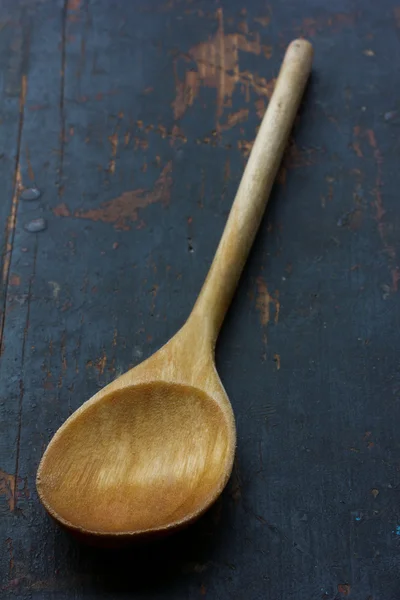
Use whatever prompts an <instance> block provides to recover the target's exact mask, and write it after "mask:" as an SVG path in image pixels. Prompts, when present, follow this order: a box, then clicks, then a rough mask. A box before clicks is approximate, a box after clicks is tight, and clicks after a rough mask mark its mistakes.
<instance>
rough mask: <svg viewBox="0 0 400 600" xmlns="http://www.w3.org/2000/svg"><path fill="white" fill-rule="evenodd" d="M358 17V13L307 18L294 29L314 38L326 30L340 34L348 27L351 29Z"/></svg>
mask: <svg viewBox="0 0 400 600" xmlns="http://www.w3.org/2000/svg"><path fill="white" fill-rule="evenodd" d="M358 17H359V13H358V12H352V13H335V14H332V15H329V16H325V15H323V16H318V17H306V18H305V19H303V20H302V22H301V24H300V25H299V26H298V27H295V28H294V29H295V30H297V31H298V32H299V33H300V34H301V35H304V36H306V37H311V38H312V37H314V36H316V35H317V34H318V33H321V32H322V31H325V30H326V29H329V30H330V32H331V33H332V32H333V33H338V32H340V31H341V30H342V29H345V28H346V27H349V28H351V27H353V26H354V24H355V23H356V21H357V19H358Z"/></svg>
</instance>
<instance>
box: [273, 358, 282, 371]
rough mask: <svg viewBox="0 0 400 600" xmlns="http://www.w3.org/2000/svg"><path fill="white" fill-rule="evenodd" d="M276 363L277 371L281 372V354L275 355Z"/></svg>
mask: <svg viewBox="0 0 400 600" xmlns="http://www.w3.org/2000/svg"><path fill="white" fill-rule="evenodd" d="M274 361H275V362H276V370H277V371H279V370H280V368H281V357H280V355H279V354H274Z"/></svg>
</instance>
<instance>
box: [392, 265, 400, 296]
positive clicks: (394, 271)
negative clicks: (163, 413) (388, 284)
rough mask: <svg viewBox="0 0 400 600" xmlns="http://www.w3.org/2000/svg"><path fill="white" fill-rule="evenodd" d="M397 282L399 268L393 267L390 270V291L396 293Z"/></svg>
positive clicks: (399, 279) (399, 277)
mask: <svg viewBox="0 0 400 600" xmlns="http://www.w3.org/2000/svg"><path fill="white" fill-rule="evenodd" d="M399 281H400V269H399V267H394V269H392V290H393V291H394V292H397V290H398V289H399Z"/></svg>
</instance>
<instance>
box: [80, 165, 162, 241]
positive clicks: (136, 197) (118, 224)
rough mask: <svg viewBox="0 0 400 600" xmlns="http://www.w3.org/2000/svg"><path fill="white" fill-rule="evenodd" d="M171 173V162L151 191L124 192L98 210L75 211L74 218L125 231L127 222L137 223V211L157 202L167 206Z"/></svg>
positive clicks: (127, 226)
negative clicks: (108, 225)
mask: <svg viewBox="0 0 400 600" xmlns="http://www.w3.org/2000/svg"><path fill="white" fill-rule="evenodd" d="M171 171H172V161H170V162H168V163H167V164H166V165H165V167H164V169H163V170H162V172H161V173H160V176H159V177H158V179H157V181H156V182H155V185H154V188H153V190H143V189H139V190H132V191H128V192H124V193H123V194H122V195H121V196H118V198H115V199H114V200H110V201H109V202H104V203H103V204H101V205H100V207H99V208H94V209H91V210H87V211H76V212H75V213H74V216H75V217H78V218H80V219H89V220H91V221H102V222H103V223H113V224H114V227H115V228H116V229H125V230H127V229H129V222H132V221H137V219H138V211H139V209H141V208H146V206H149V205H150V204H156V203H158V202H160V203H161V204H163V205H164V206H167V205H168V203H169V200H170V194H171V186H172V177H171Z"/></svg>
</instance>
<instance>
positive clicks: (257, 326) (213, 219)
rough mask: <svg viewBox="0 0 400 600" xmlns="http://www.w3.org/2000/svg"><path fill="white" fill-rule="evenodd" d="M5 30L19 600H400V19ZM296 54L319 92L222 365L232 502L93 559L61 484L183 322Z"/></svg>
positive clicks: (218, 9) (3, 109)
mask: <svg viewBox="0 0 400 600" xmlns="http://www.w3.org/2000/svg"><path fill="white" fill-rule="evenodd" d="M246 4H247V7H246ZM0 30H1V31H0V74H1V78H0V118H1V121H0V132H1V136H0V145H1V148H0V180H1V185H2V190H1V203H0V222H1V234H0V235H1V237H0V242H1V251H2V263H1V269H2V271H1V273H2V277H1V288H0V294H1V302H0V308H1V321H0V327H1V363H0V590H1V598H5V599H6V598H20V599H21V600H22V599H24V598H27V599H28V598H29V599H32V600H39V599H42V598H44V599H49V600H50V599H51V600H52V599H54V600H64V599H65V600H70V599H71V600H72V599H81V598H82V599H83V598H84V599H89V600H90V599H93V600H94V599H103V598H129V599H132V598H149V599H156V598H171V599H174V600H175V599H181V598H182V599H183V598H187V599H189V600H194V599H195V598H203V597H204V598H210V599H216V600H228V599H235V598H237V599H241V598H246V599H249V600H256V599H265V598H271V599H272V600H291V599H293V600H316V599H325V600H339V599H341V598H343V597H347V596H348V597H349V598H353V599H355V600H398V598H399V597H400V575H399V568H400V558H399V552H400V470H399V465H400V443H399V434H398V428H399V423H400V372H399V345H400V341H399V319H400V312H399V310H400V300H399V299H400V290H399V287H400V204H399V192H398V189H399V184H400V172H399V154H400V152H399V150H400V149H399V145H400V142H399V126H400V96H399V94H400V92H399V89H400V87H399V84H400V75H399V69H398V64H399V59H400V5H396V4H395V3H393V2H391V1H390V0H387V1H383V2H375V1H372V0H363V1H362V0H354V1H353V2H351V3H350V2H345V1H344V0H337V1H336V2H335V3H334V5H332V6H331V5H330V4H328V2H326V1H325V0H307V1H306V2H297V1H296V0H286V1H285V2H281V1H279V0H270V1H269V2H268V3H266V2H264V1H261V0H253V1H252V2H250V3H245V2H243V1H242V0H221V1H220V2H214V1H212V0H198V1H194V0H192V1H190V0H141V1H136V0H131V1H130V2H128V1H126V2H125V1H122V0H119V1H114V2H109V1H108V0H69V1H65V2H64V3H63V2H60V1H59V0H41V1H40V0H19V1H17V0H2V1H1V2H0ZM295 36H306V37H307V38H309V39H310V40H311V41H312V42H313V43H314V45H315V52H316V53H315V68H314V73H313V76H312V80H311V83H310V85H309V88H308V91H307V93H306V97H305V101H304V104H303V107H302V110H301V113H300V116H299V118H298V121H297V124H296V127H295V130H294V132H293V138H292V140H291V143H290V146H289V148H288V151H287V153H286V158H285V160H284V164H283V166H282V168H281V171H280V174H279V178H278V183H277V185H276V186H275V189H274V192H273V197H272V200H271V204H270V207H269V210H268V215H267V217H266V218H265V219H264V221H263V224H262V226H261V230H260V233H259V236H258V238H257V240H256V244H255V247H254V251H253V252H252V255H251V257H250V260H249V263H248V266H247V268H246V270H245V273H244V276H243V278H242V280H241V283H240V287H239V290H238V293H237V296H236V298H235V301H234V303H233V305H232V308H231V311H230V313H229V316H228V318H227V321H226V324H225V327H224V329H223V332H222V335H221V339H220V343H219V346H218V349H217V364H218V368H219V371H220V374H221V377H222V380H223V382H224V384H225V386H226V388H227V391H228V394H229V397H230V398H231V400H232V404H233V407H234V410H235V414H236V418H237V427H238V452H237V461H236V465H235V469H234V473H233V476H232V479H231V481H230V483H229V485H228V488H227V490H226V491H225V493H224V494H223V496H222V498H221V499H220V501H218V503H217V504H216V505H215V506H214V507H213V509H212V510H211V511H210V512H209V513H208V514H207V515H206V516H205V517H204V518H203V519H202V520H201V521H200V522H198V523H197V524H196V525H195V526H193V527H192V528H190V529H189V530H187V531H186V532H184V533H182V534H180V535H179V536H177V537H175V538H171V539H169V540H165V541H163V542H162V543H160V545H156V546H151V547H145V548H143V547H140V548H133V549H128V550H124V551H114V552H111V553H110V552H106V551H104V550H98V549H91V548H86V547H81V546H80V545H78V544H77V543H76V542H75V541H73V540H71V539H70V538H69V537H68V536H67V534H65V533H63V532H62V531H60V530H59V529H58V528H57V527H56V526H55V525H53V523H52V522H50V520H49V519H48V517H47V516H46V515H45V513H44V511H43V509H42V508H41V506H40V504H39V502H38V498H37V494H36V491H35V473H36V469H37V465H38V461H39V460H40V457H41V455H42V452H43V450H44V448H45V445H46V444H47V442H48V441H49V439H50V438H51V435H52V434H53V433H54V431H55V430H56V429H57V428H58V427H59V425H60V424H61V423H62V422H63V421H64V419H65V418H66V417H67V416H68V415H69V414H70V413H71V412H72V411H73V410H75V409H76V408H77V407H78V406H80V404H81V403H82V401H83V400H85V399H87V398H89V397H90V396H91V395H92V394H93V393H94V392H96V390H97V389H98V388H99V387H100V386H103V385H105V384H106V383H108V382H109V381H111V380H112V379H113V378H114V377H115V376H116V375H118V374H120V373H122V372H123V371H125V370H126V369H128V368H129V367H131V366H133V365H135V364H137V363H138V362H139V361H141V360H143V359H144V358H145V357H147V356H148V355H150V354H151V353H152V352H154V351H155V350H156V349H157V348H159V347H160V346H161V345H162V344H163V343H164V342H165V341H166V340H167V339H168V338H169V337H170V336H171V335H172V334H173V333H174V332H175V331H176V330H177V329H178V328H179V326H180V325H181V324H182V323H183V322H184V320H185V318H186V316H187V315H188V313H189V311H190V309H191V306H192V304H193V302H194V300H195V298H196V295H197V293H198V292H199V289H200V286H201V284H202V281H203V278H204V276H205V274H206V272H207V269H208V266H209V264H210V261H211V258H212V256H213V253H214V251H215V249H216V245H217V242H218V239H219V237H220V235H221V232H222V229H223V226H224V223H225V220H226V217H227V214H228V211H229V208H230V206H231V202H232V199H233V197H234V194H235V190H236V188H237V185H238V183H239V180H240V176H241V173H242V171H243V167H244V165H245V162H246V159H247V156H248V153H249V151H250V149H251V145H252V141H253V139H254V136H255V132H256V129H257V126H258V124H259V122H260V118H261V116H262V114H263V111H264V109H265V107H266V105H267V103H268V98H269V97H270V94H271V91H272V89H273V85H274V78H275V77H276V74H277V72H278V68H279V65H280V61H281V59H282V56H283V52H284V49H285V47H286V45H287V43H288V42H289V41H290V40H291V39H292V38H293V37H295ZM32 186H36V187H37V188H38V189H39V190H40V191H41V197H40V198H39V199H38V200H37V201H26V200H22V199H21V198H20V192H21V190H22V189H23V188H30V187H32ZM38 218H42V219H45V221H46V225H47V226H46V229H45V230H43V231H41V232H38V233H32V232H30V231H28V230H29V228H31V227H32V225H31V226H29V224H31V223H32V221H33V220H35V219H38ZM26 228H28V230H27V229H26Z"/></svg>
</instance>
